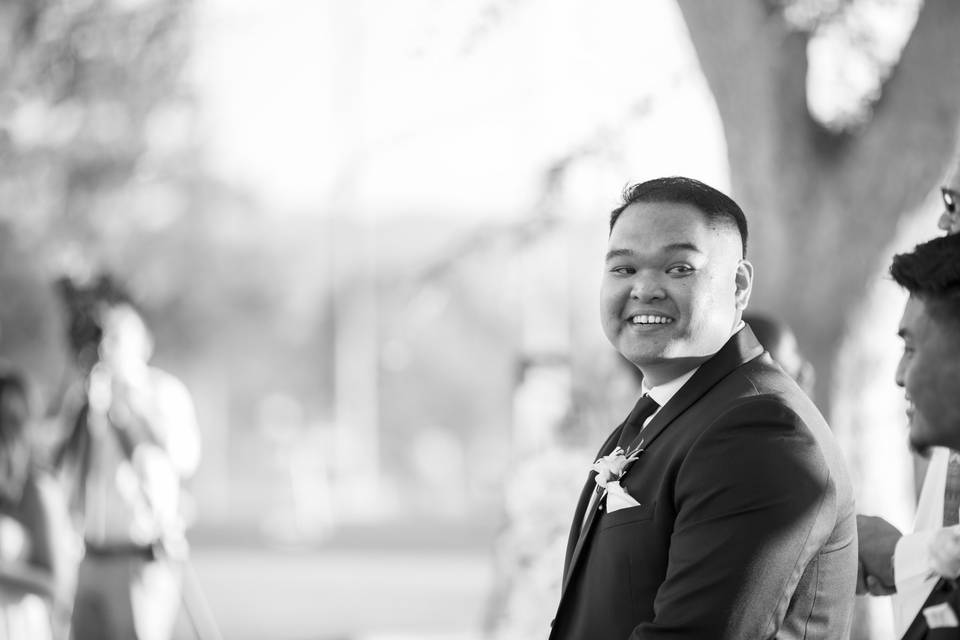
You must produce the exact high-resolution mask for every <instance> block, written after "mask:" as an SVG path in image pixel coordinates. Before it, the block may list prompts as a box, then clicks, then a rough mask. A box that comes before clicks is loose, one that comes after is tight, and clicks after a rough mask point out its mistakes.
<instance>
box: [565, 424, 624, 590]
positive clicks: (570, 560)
mask: <svg viewBox="0 0 960 640" xmlns="http://www.w3.org/2000/svg"><path fill="white" fill-rule="evenodd" d="M624 424H626V423H625V422H624V423H623V424H621V425H620V426H618V427H617V428H616V429H614V430H613V432H612V433H611V434H610V435H609V436H608V437H607V440H606V442H604V443H603V446H602V447H600V450H599V451H598V452H597V457H596V458H594V460H599V459H600V458H601V457H602V456H605V455H607V454H608V453H610V452H611V451H613V449H614V447H615V446H616V444H617V440H619V439H620V432H621V431H622V430H623V426H624ZM596 477H597V472H596V471H594V470H593V469H591V470H590V473H588V474H587V481H586V483H584V485H583V489H582V490H581V491H580V500H579V501H578V502H577V510H576V512H575V513H574V515H573V523H572V524H571V526H570V535H569V537H568V538H567V554H566V559H565V562H564V563H563V589H562V590H561V594H562V593H563V591H565V590H566V587H567V582H568V581H569V580H570V574H571V573H572V571H573V565H574V563H575V562H576V558H577V556H578V555H580V549H581V547H582V546H583V537H584V534H585V533H586V531H587V530H588V529H589V527H590V524H591V523H592V522H593V513H595V512H596V508H594V509H591V513H587V507H589V506H590V505H591V504H592V500H591V499H592V498H593V495H594V493H595V492H596V488H597V483H596V480H595V478H596Z"/></svg>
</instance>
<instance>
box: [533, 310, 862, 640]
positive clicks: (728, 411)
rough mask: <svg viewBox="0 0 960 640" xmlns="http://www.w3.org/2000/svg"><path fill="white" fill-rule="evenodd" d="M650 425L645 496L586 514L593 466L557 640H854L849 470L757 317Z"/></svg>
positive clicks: (629, 484) (631, 475)
mask: <svg viewBox="0 0 960 640" xmlns="http://www.w3.org/2000/svg"><path fill="white" fill-rule="evenodd" d="M630 419H631V418H629V417H628V418H627V421H630ZM622 428H623V425H620V427H618V428H617V429H615V430H614V431H613V433H611V434H610V437H609V438H608V439H607V441H606V442H605V443H604V445H603V447H602V448H601V450H600V452H599V455H605V454H607V453H609V452H610V451H611V450H612V449H613V448H614V446H615V444H616V442H617V438H618V436H619V434H620V431H621V429H622ZM642 436H643V438H644V451H643V453H641V454H640V458H639V459H638V460H637V461H636V462H634V463H633V465H632V466H631V467H630V468H629V469H628V471H627V473H626V474H625V476H624V477H623V479H622V481H621V484H622V485H623V486H624V488H625V489H626V490H627V492H628V493H629V494H630V495H631V496H633V497H634V498H635V499H636V500H638V501H639V502H640V506H637V507H631V508H628V509H624V510H620V511H616V512H614V513H606V512H604V511H603V504H604V501H601V502H600V508H599V509H598V510H597V511H593V512H592V513H585V512H586V510H587V505H588V504H589V503H590V495H591V493H592V492H593V489H594V487H595V483H594V481H593V477H594V475H595V472H591V473H590V474H589V476H588V479H587V482H586V484H585V486H584V489H583V492H582V494H581V497H580V502H579V504H578V507H577V511H576V514H575V516H574V521H573V526H572V527H571V532H570V542H569V545H568V548H567V558H566V563H565V567H564V583H563V585H564V586H563V593H562V595H561V598H560V604H559V607H558V610H557V615H556V618H555V619H554V622H553V625H552V629H551V632H550V638H551V640H598V639H599V640H608V639H609V640H613V639H624V640H626V639H627V638H631V639H634V640H654V639H657V638H671V639H678V638H703V639H709V640H722V639H730V640H751V639H756V638H789V639H793V638H808V639H813V638H817V639H821V638H823V639H827V638H831V639H832V638H836V639H838V640H839V639H845V638H846V637H847V635H848V633H849V630H850V623H851V619H852V612H853V600H854V591H855V582H856V576H857V537H856V523H855V516H854V504H853V493H852V489H851V485H850V481H849V478H848V475H847V471H846V467H845V464H844V461H843V458H842V455H841V453H840V451H839V449H838V447H837V445H836V442H835V441H834V438H833V435H832V434H831V432H830V429H829V427H828V426H827V424H826V422H825V421H824V419H823V417H822V416H821V415H820V412H819V411H818V410H817V408H816V407H815V406H814V405H813V403H812V402H811V401H810V399H809V398H808V397H807V396H806V394H804V393H803V391H801V390H800V388H799V387H797V385H796V384H795V383H794V382H793V380H791V379H790V378H789V377H788V376H787V375H786V374H785V373H784V372H783V371H782V370H781V369H780V368H779V367H778V366H777V365H776V364H774V363H773V361H772V360H771V359H770V356H769V354H766V353H765V352H764V351H763V348H762V347H761V346H760V345H759V343H758V342H757V341H756V338H755V337H754V336H753V333H752V332H751V331H750V329H749V327H747V328H744V329H742V330H741V331H739V332H738V333H737V334H736V335H734V336H733V337H732V338H731V339H730V340H729V341H728V342H727V344H726V345H725V346H724V347H723V349H721V350H720V351H719V352H718V353H717V354H716V355H715V356H714V357H713V358H711V359H710V360H708V361H707V362H705V363H704V364H703V365H702V366H701V367H700V369H699V370H698V371H697V372H696V374H694V376H693V377H692V378H691V379H690V380H689V381H687V383H686V384H685V385H684V386H683V388H681V390H680V391H679V392H678V393H677V394H676V395H675V396H674V397H673V398H672V399H671V400H670V401H669V402H668V403H667V404H666V405H665V406H663V407H662V408H661V409H660V411H659V412H658V413H657V414H656V415H655V416H654V418H653V419H652V420H651V421H650V423H649V424H648V425H647V426H646V427H645V428H644V430H643V434H642ZM584 521H585V522H586V524H585V526H584V534H583V535H582V536H581V535H580V530H581V523H582V522H584Z"/></svg>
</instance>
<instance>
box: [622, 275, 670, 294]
mask: <svg viewBox="0 0 960 640" xmlns="http://www.w3.org/2000/svg"><path fill="white" fill-rule="evenodd" d="M630 297H631V298H634V299H635V300H660V299H662V298H664V297H666V290H665V289H664V288H663V285H662V284H661V283H660V281H659V280H657V279H656V278H651V277H649V276H642V275H638V276H637V277H635V278H634V280H633V287H632V288H631V289H630Z"/></svg>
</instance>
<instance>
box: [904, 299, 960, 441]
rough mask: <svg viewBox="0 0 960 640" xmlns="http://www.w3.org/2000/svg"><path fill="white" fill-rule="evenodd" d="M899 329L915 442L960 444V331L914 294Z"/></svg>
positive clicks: (909, 300)
mask: <svg viewBox="0 0 960 640" xmlns="http://www.w3.org/2000/svg"><path fill="white" fill-rule="evenodd" d="M899 333H900V337H901V338H903V356H902V357H901V358H900V364H899V365H898V366H897V373H896V379H897V384H898V385H900V386H901V387H903V388H904V391H905V395H906V398H907V402H908V403H909V407H908V409H907V418H908V420H909V423H910V444H911V446H913V447H914V448H915V449H916V450H918V451H924V450H926V449H927V448H928V447H931V446H943V447H950V448H952V449H960V336H957V335H955V334H956V332H952V331H950V329H949V328H948V327H944V326H942V324H941V321H940V320H939V319H938V318H936V317H932V316H930V314H929V313H928V312H927V309H926V303H924V301H923V300H921V299H919V298H917V297H915V296H910V298H909V299H908V300H907V305H906V307H905V308H904V310H903V318H902V319H901V320H900V331H899Z"/></svg>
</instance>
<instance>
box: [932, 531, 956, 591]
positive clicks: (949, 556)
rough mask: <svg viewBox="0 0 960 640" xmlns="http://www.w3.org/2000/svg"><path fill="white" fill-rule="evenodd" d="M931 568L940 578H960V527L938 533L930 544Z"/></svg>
mask: <svg viewBox="0 0 960 640" xmlns="http://www.w3.org/2000/svg"><path fill="white" fill-rule="evenodd" d="M930 568H931V569H932V570H933V571H934V573H936V574H937V575H938V576H943V577H944V578H949V579H951V580H952V579H954V578H957V577H958V576H960V527H947V528H945V529H941V530H940V531H937V533H936V534H935V535H934V536H933V540H932V541H931V542H930Z"/></svg>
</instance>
